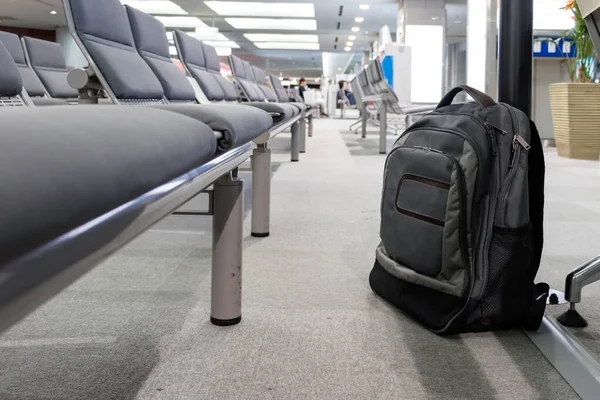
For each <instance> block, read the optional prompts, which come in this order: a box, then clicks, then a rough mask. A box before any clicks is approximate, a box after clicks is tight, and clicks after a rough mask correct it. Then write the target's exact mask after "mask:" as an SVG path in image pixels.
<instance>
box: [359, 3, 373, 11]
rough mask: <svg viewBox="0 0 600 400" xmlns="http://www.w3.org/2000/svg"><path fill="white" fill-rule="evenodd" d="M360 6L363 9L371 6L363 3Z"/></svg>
mask: <svg viewBox="0 0 600 400" xmlns="http://www.w3.org/2000/svg"><path fill="white" fill-rule="evenodd" d="M358 8H360V9H361V10H368V9H369V8H370V7H369V5H368V4H361V5H360V6H358Z"/></svg>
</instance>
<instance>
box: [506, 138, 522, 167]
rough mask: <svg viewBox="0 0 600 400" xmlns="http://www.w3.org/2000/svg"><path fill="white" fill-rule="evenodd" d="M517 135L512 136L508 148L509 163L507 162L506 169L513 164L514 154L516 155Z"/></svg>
mask: <svg viewBox="0 0 600 400" xmlns="http://www.w3.org/2000/svg"><path fill="white" fill-rule="evenodd" d="M518 145H519V144H518V142H517V135H514V136H513V140H512V146H511V147H510V161H509V162H508V169H511V168H512V167H513V165H514V163H515V154H516V153H517V146H518Z"/></svg>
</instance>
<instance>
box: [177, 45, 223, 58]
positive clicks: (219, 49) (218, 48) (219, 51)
mask: <svg viewBox="0 0 600 400" xmlns="http://www.w3.org/2000/svg"><path fill="white" fill-rule="evenodd" d="M215 50H216V51H217V55H218V56H220V57H228V56H230V55H231V48H230V47H215ZM169 54H170V55H171V56H178V54H177V48H176V47H175V46H169Z"/></svg>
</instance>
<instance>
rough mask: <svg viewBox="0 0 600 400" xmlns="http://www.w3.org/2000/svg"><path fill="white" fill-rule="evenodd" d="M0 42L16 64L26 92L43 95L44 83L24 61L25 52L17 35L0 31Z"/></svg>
mask: <svg viewBox="0 0 600 400" xmlns="http://www.w3.org/2000/svg"><path fill="white" fill-rule="evenodd" d="M0 42H2V43H3V44H4V46H5V47H6V49H7V50H8V52H9V53H10V55H11V56H12V58H13V60H14V61H15V63H16V64H17V68H18V69H19V72H20V73H21V77H22V79H23V87H24V88H25V91H26V92H27V94H28V95H29V96H31V97H39V96H45V95H46V89H45V88H44V85H43V84H42V82H41V81H40V78H38V77H37V75H36V74H35V72H33V71H32V70H31V68H29V66H28V65H27V63H26V61H25V52H24V51H23V45H22V44H21V40H19V37H18V36H17V35H15V34H14V33H8V32H2V31H0Z"/></svg>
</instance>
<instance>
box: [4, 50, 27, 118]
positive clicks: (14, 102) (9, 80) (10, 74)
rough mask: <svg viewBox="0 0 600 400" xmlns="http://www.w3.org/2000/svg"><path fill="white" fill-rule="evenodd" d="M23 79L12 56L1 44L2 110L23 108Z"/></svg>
mask: <svg viewBox="0 0 600 400" xmlns="http://www.w3.org/2000/svg"><path fill="white" fill-rule="evenodd" d="M22 92H23V78H21V74H20V73H19V69H18V68H17V64H16V63H15V62H14V60H13V58H12V56H11V55H10V53H9V52H8V50H7V49H6V47H5V46H4V44H3V43H2V42H0V108H1V107H22V106H25V105H26V104H25V103H24V101H23V98H22V97H21V93H22Z"/></svg>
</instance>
